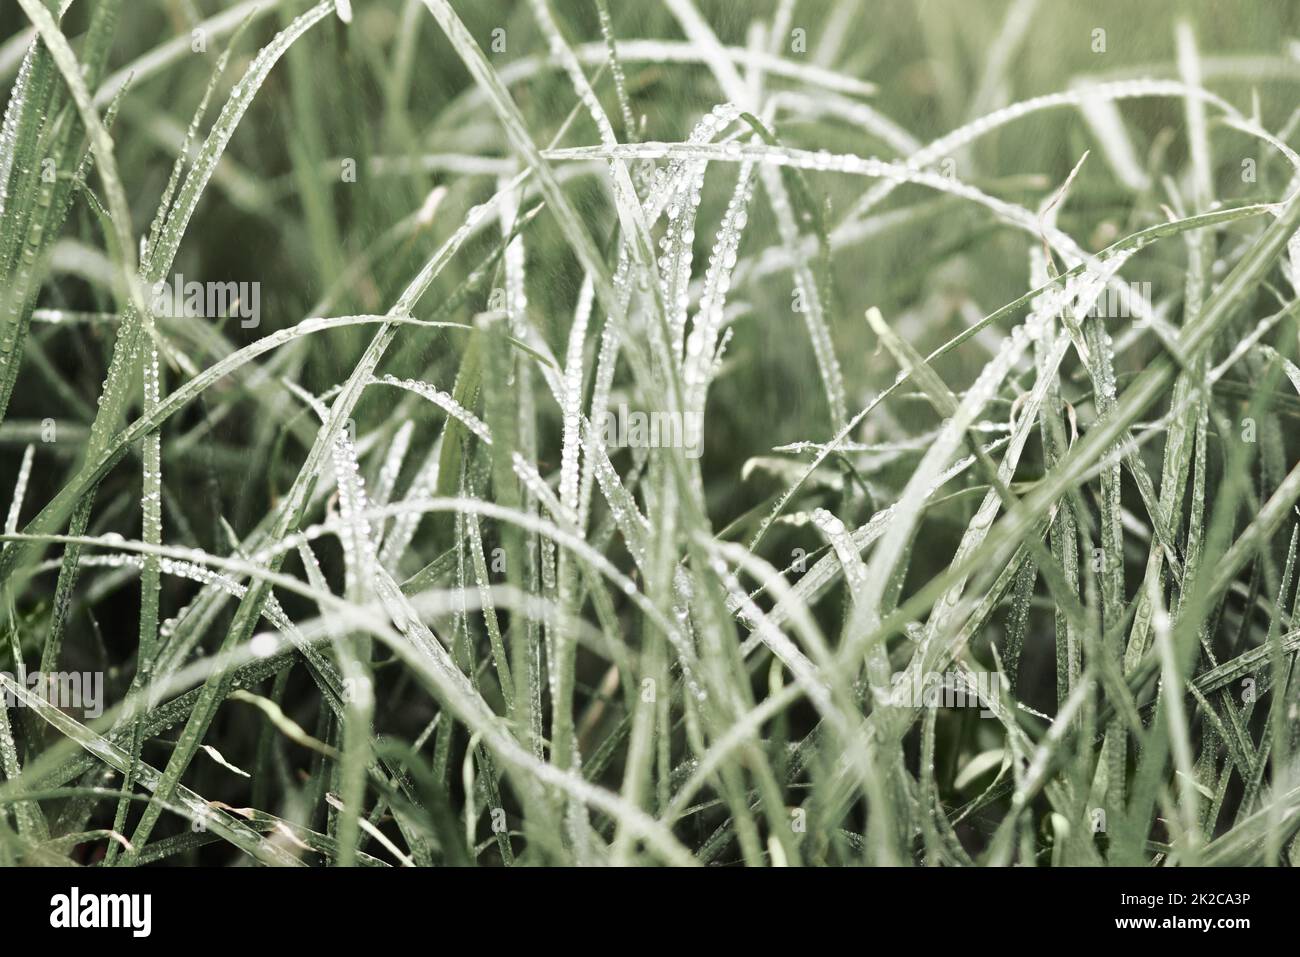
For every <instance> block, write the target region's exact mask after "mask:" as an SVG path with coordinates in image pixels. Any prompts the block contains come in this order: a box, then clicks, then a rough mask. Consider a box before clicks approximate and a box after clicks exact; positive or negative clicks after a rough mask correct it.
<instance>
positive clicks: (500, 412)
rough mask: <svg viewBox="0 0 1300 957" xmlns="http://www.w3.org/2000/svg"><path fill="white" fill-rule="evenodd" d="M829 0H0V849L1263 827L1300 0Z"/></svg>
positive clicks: (1273, 777)
mask: <svg viewBox="0 0 1300 957" xmlns="http://www.w3.org/2000/svg"><path fill="white" fill-rule="evenodd" d="M866 6H867V5H864V4H861V3H858V2H855V0H826V2H820V0H819V2H814V0H775V2H771V3H765V4H758V5H754V6H753V7H752V8H751V7H749V6H746V7H744V9H743V11H741V13H740V14H738V12H737V11H738V9H739V8H737V7H736V6H735V5H732V4H724V3H713V2H704V0H665V2H664V3H662V4H658V5H656V4H651V5H648V6H644V8H643V7H641V6H638V7H636V8H635V9H633V8H628V9H626V10H624V9H622V8H619V7H617V6H615V5H610V4H607V3H605V0H593V2H592V3H590V4H586V5H584V4H565V5H560V4H554V3H551V2H549V0H530V2H528V3H526V4H505V3H501V4H497V3H476V4H467V3H462V2H459V0H366V2H360V0H358V2H356V3H342V2H339V0H321V2H317V3H314V4H312V3H307V2H302V0H280V2H267V3H264V4H260V5H255V4H236V5H234V6H232V7H226V8H220V5H218V4H208V3H204V2H197V0H196V2H183V3H170V2H160V3H157V4H126V3H123V2H122V0H84V2H81V3H72V4H69V3H53V2H45V0H20V3H19V5H18V9H17V10H14V11H6V13H4V14H2V15H0V23H3V24H4V26H5V27H6V28H7V29H8V30H9V31H10V32H9V35H10V36H11V39H9V40H8V41H6V42H4V43H3V44H0V80H3V82H4V83H5V84H6V85H7V87H8V91H9V93H8V106H7V109H6V112H5V115H4V120H3V126H0V448H2V449H3V450H4V452H3V459H0V482H3V483H4V485H5V487H10V488H13V490H14V492H13V496H12V498H11V499H10V502H9V505H8V508H7V511H6V514H7V516H8V518H7V521H6V524H5V528H4V531H3V535H0V540H2V541H3V543H4V544H3V551H0V598H2V599H3V600H2V601H0V624H2V626H3V634H4V638H5V640H4V641H3V642H2V643H0V685H2V686H3V692H4V699H3V703H4V706H0V860H3V861H4V862H5V863H9V864H15V863H25V864H31V863H79V864H94V865H97V866H137V865H144V864H153V863H161V864H195V863H223V864H235V863H243V862H246V861H249V860H252V861H256V862H260V863H264V864H273V865H301V864H308V865H321V864H328V865H342V866H350V865H365V866H429V865H468V864H484V865H507V866H511V865H517V864H530V865H531V864H604V863H613V864H671V865H682V866H685V865H692V864H721V863H743V864H747V865H801V864H804V865H846V864H863V863H865V864H916V865H922V864H925V865H952V866H968V865H997V864H1011V863H1017V864H1025V865H1063V866H1070V865H1091V864H1103V863H1105V864H1121V865H1152V864H1157V865H1164V866H1174V865H1180V866H1181V865H1205V864H1233V865H1247V864H1250V865H1258V864H1263V865H1278V864H1288V863H1296V859H1297V856H1298V855H1300V845H1298V844H1297V843H1296V835H1297V830H1300V777H1298V773H1297V762H1296V752H1297V741H1296V739H1295V733H1294V728H1295V723H1296V721H1295V717H1296V708H1297V694H1296V688H1297V685H1296V683H1295V677H1294V676H1293V674H1292V672H1293V668H1294V663H1295V658H1296V654H1297V651H1300V630H1297V626H1296V624H1295V614H1296V611H1295V609H1296V603H1297V601H1298V600H1300V588H1297V585H1296V577H1297V576H1296V568H1295V565H1296V549H1297V540H1298V536H1297V528H1298V526H1297V517H1298V516H1300V509H1298V508H1297V501H1298V500H1300V465H1297V461H1298V459H1297V455H1298V453H1297V450H1296V449H1295V448H1294V447H1293V446H1294V443H1293V442H1291V441H1290V440H1289V438H1288V437H1289V435H1290V432H1291V431H1292V430H1291V428H1290V427H1291V425H1292V424H1293V422H1294V419H1295V417H1296V415H1297V414H1298V412H1300V398H1297V395H1296V393H1297V392H1300V367H1298V366H1297V364H1296V363H1297V361H1300V360H1298V358H1297V356H1296V351H1297V350H1296V345H1297V329H1298V327H1297V312H1298V310H1297V300H1296V293H1297V291H1300V240H1297V239H1296V237H1297V235H1298V234H1297V226H1298V225H1300V201H1297V195H1298V193H1297V191H1298V190H1300V156H1297V154H1296V153H1295V152H1294V150H1293V148H1292V146H1291V144H1292V143H1293V142H1294V140H1295V135H1296V129H1297V125H1298V122H1297V121H1298V117H1300V114H1296V113H1294V112H1292V110H1293V106H1292V100H1293V99H1294V98H1293V97H1289V96H1288V93H1289V92H1290V90H1291V85H1292V84H1293V83H1294V80H1295V75H1294V73H1295V71H1294V69H1293V67H1294V63H1293V62H1292V59H1291V58H1289V56H1288V54H1287V52H1286V51H1285V50H1282V49H1279V48H1277V38H1278V37H1280V36H1286V35H1289V34H1292V33H1294V32H1295V30H1296V27H1297V23H1296V22H1295V21H1294V17H1292V15H1291V14H1290V13H1289V12H1288V11H1286V10H1285V9H1282V8H1278V9H1276V10H1267V11H1260V12H1258V13H1257V15H1256V16H1255V17H1254V18H1253V19H1249V18H1243V19H1239V20H1234V21H1233V23H1231V24H1226V23H1221V22H1218V21H1217V20H1215V19H1214V18H1208V15H1207V20H1206V21H1205V22H1197V21H1194V20H1190V19H1185V18H1181V17H1180V16H1179V15H1177V14H1176V12H1175V11H1173V10H1172V9H1170V10H1166V9H1164V8H1163V7H1157V8H1154V9H1147V8H1144V9H1143V10H1142V11H1141V12H1140V13H1139V12H1135V11H1133V10H1131V9H1130V8H1129V7H1126V6H1125V5H1123V4H1119V3H1104V4H1100V5H1096V9H1089V10H1088V11H1086V12H1085V11H1082V10H1080V11H1069V12H1059V14H1058V13H1053V15H1052V16H1051V17H1049V16H1048V12H1047V11H1046V10H1045V9H1040V5H1039V4H1037V3H1035V2H1032V0H1029V2H1025V0H1021V2H1016V3H1013V4H1010V5H1007V6H1006V7H1005V8H1004V7H1002V6H1000V5H992V4H990V5H987V6H986V7H985V6H981V7H980V13H981V16H980V17H978V18H975V19H972V18H971V16H970V15H969V13H968V11H967V5H966V4H964V3H958V2H956V0H953V2H940V3H930V4H924V5H911V4H901V3H900V4H886V6H890V7H893V8H894V9H891V11H890V15H889V16H879V17H877V16H873V21H874V22H875V26H876V27H877V28H878V29H877V30H876V31H875V32H874V33H873V36H874V37H875V39H873V40H871V42H869V43H867V44H866V45H865V46H863V47H862V48H861V49H852V48H850V45H848V44H846V43H845V38H846V34H847V33H848V32H850V31H851V27H852V25H853V24H854V23H856V22H858V21H859V19H860V18H861V17H863V16H866V15H867V13H868V11H867V10H866ZM1138 18H1140V19H1138ZM1209 37H1213V38H1214V41H1213V47H1212V48H1207V38H1209ZM144 223H149V224H150V225H149V226H148V227H147V229H143V230H141V229H140V225H139V224H144ZM186 278H188V279H190V280H192V281H197V282H198V284H199V287H200V291H201V292H205V293H206V294H207V295H206V297H204V296H200V297H199V298H200V300H202V301H204V302H205V303H206V307H205V308H200V309H199V310H198V312H197V313H196V314H190V310H189V309H188V308H187V309H183V310H180V311H181V312H182V314H181V315H175V314H173V313H175V312H177V311H178V310H177V309H175V308H163V307H161V306H160V305H159V303H160V302H165V303H168V304H172V303H177V302H185V301H188V300H187V299H186V297H185V295H184V294H183V293H184V290H183V289H180V290H178V289H174V288H172V287H173V285H175V286H177V287H182V286H184V279H186ZM250 283H252V284H256V286H255V287H253V288H255V289H256V290H257V293H258V295H257V298H256V300H255V301H256V303H257V304H258V308H257V309H255V310H253V311H252V312H250V311H249V307H250V305H251V303H250V302H249V301H240V299H239V297H240V295H242V294H243V293H242V290H245V289H247V288H249V286H248V284H250ZM160 290H162V291H166V292H167V293H168V295H166V296H162V295H160ZM214 290H215V291H217V292H220V293H221V297H220V298H219V299H218V301H219V302H220V303H221V305H220V306H219V307H217V308H216V309H215V312H216V313H217V314H208V313H212V312H213V311H214V310H213V308H212V307H211V304H212V303H213V301H214V300H213V296H212V293H213V291H214ZM173 293H176V294H175V295H173ZM38 672H39V674H41V675H52V676H55V680H54V684H53V685H51V684H50V683H49V682H48V681H47V682H32V681H29V680H28V678H29V677H30V676H31V675H32V674H35V673H38ZM72 675H75V676H76V677H77V678H78V682H79V684H78V685H77V688H78V690H79V691H85V690H86V689H92V688H94V687H96V681H98V682H99V687H101V688H102V694H100V695H99V696H98V699H97V700H95V701H90V702H87V701H85V700H81V701H79V702H77V703H76V704H75V705H70V704H69V703H68V702H67V701H64V700H61V699H60V698H59V697H58V695H57V694H54V693H53V691H58V690H60V688H61V689H62V690H64V691H67V690H69V688H71V685H70V684H69V683H68V680H67V679H68V678H69V676H72ZM96 676H98V677H97V678H96ZM82 678H84V679H85V680H84V681H82V680H81V679H82ZM60 682H63V685H62V686H60ZM81 697H82V698H83V699H84V698H85V697H86V695H85V694H82V695H81ZM88 704H89V706H87V705H88Z"/></svg>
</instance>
